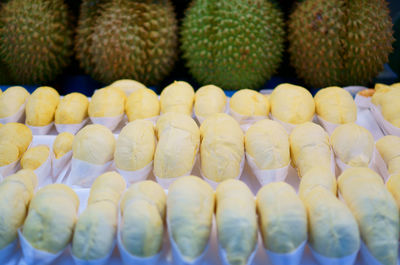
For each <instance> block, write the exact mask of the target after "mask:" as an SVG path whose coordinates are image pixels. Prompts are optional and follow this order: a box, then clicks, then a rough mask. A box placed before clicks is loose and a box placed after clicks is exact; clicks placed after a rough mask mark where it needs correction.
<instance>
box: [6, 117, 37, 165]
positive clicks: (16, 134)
mask: <svg viewBox="0 0 400 265" xmlns="http://www.w3.org/2000/svg"><path fill="white" fill-rule="evenodd" d="M32 138H33V136H32V131H31V129H29V128H28V127H27V126H26V125H25V124H22V123H16V122H10V123H7V124H5V125H3V126H0V142H9V143H13V144H15V145H16V146H17V147H18V150H19V156H20V157H21V156H22V154H24V153H25V151H26V149H28V146H29V145H30V144H31V142H32Z"/></svg>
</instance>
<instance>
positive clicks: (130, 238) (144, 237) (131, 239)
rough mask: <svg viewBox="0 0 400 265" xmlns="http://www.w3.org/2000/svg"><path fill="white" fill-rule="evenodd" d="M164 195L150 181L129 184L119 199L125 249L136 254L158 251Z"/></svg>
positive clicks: (141, 254) (142, 254) (162, 231)
mask: <svg viewBox="0 0 400 265" xmlns="http://www.w3.org/2000/svg"><path fill="white" fill-rule="evenodd" d="M166 201H167V196H166V195H165V192H164V190H163V188H162V187H161V186H160V185H159V184H157V183H155V182H153V181H142V182H138V183H135V184H133V185H132V186H131V187H130V188H129V189H128V190H127V191H126V193H125V194H124V197H123V198H122V201H121V213H122V226H121V239H122V243H123V245H124V247H125V249H126V250H127V251H128V252H129V253H131V254H132V255H134V256H136V257H142V258H145V257H151V256H154V255H156V254H157V253H159V252H160V250H161V248H162V242H163V236H164V217H165V205H166Z"/></svg>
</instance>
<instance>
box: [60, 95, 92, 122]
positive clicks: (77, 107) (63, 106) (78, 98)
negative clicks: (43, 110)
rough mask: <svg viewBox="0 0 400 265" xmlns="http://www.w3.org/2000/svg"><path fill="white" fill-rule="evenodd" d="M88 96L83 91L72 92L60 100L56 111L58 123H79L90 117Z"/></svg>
mask: <svg viewBox="0 0 400 265" xmlns="http://www.w3.org/2000/svg"><path fill="white" fill-rule="evenodd" d="M88 107H89V100H88V98H87V97H86V96H85V95H83V94H81V93H71V94H68V95H66V96H65V97H64V98H62V99H61V100H60V104H58V107H57V110H56V113H55V123H56V124H79V123H81V122H83V120H84V119H86V118H87V117H88Z"/></svg>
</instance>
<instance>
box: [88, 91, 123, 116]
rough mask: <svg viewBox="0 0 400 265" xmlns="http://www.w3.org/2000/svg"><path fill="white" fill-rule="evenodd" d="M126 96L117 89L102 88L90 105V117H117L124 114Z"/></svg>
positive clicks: (93, 97) (94, 95)
mask: <svg viewBox="0 0 400 265" xmlns="http://www.w3.org/2000/svg"><path fill="white" fill-rule="evenodd" d="M125 100H126V96H125V94H124V93H123V92H122V91H119V90H117V89H110V88H102V89H99V90H97V91H96V92H95V93H94V94H93V96H92V99H91V101H90V103H89V109H88V113H89V116H90V117H93V118H101V117H116V116H119V115H122V114H124V110H125Z"/></svg>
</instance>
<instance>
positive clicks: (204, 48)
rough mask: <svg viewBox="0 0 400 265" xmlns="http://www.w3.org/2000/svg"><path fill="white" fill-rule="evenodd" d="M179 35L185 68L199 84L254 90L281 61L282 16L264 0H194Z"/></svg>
mask: <svg viewBox="0 0 400 265" xmlns="http://www.w3.org/2000/svg"><path fill="white" fill-rule="evenodd" d="M181 35H182V50H183V57H184V58H185V59H186V61H187V63H186V65H187V67H188V68H189V70H190V73H191V74H192V75H193V76H194V77H195V78H196V79H197V80H198V81H199V82H200V83H202V84H215V85H217V86H220V87H222V88H224V89H231V90H233V89H242V88H250V89H257V88H259V87H260V86H261V85H263V84H264V83H265V81H267V80H268V79H269V78H270V77H271V75H272V74H273V73H274V72H275V71H276V69H277V68H278V66H279V64H280V62H281V57H282V52H283V43H284V29H283V15H282V12H281V11H280V10H279V9H278V8H277V6H276V5H274V4H272V3H271V2H270V1H268V0H195V1H194V2H193V3H192V4H191V6H190V7H189V9H188V10H187V11H186V16H185V18H184V20H183V25H182V32H181Z"/></svg>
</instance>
